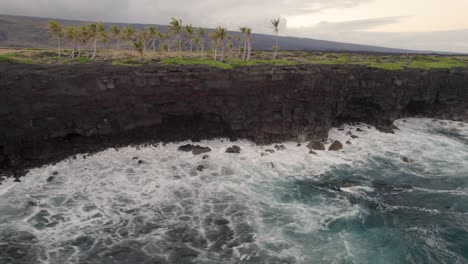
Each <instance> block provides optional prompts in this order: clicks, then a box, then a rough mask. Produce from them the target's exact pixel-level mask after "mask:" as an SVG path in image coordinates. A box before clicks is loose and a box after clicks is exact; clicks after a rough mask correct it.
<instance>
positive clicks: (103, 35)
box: [99, 28, 109, 59]
mask: <svg viewBox="0 0 468 264" xmlns="http://www.w3.org/2000/svg"><path fill="white" fill-rule="evenodd" d="M99 39H100V40H101V42H102V43H103V44H104V52H105V59H107V57H108V56H109V52H108V50H107V44H108V43H109V34H108V33H107V32H106V31H105V30H104V28H102V29H101V28H100V30H99Z"/></svg>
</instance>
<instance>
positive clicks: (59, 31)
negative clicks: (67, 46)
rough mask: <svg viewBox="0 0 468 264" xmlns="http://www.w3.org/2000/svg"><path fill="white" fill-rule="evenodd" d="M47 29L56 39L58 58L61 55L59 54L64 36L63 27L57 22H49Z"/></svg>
mask: <svg viewBox="0 0 468 264" xmlns="http://www.w3.org/2000/svg"><path fill="white" fill-rule="evenodd" d="M48 27H49V30H50V32H51V33H52V34H53V35H54V36H55V37H56V38H57V41H58V48H57V49H58V56H59V58H60V56H61V55H62V53H61V41H62V38H63V36H64V32H63V26H62V25H61V24H60V23H59V22H57V21H49V23H48Z"/></svg>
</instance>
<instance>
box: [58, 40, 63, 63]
mask: <svg viewBox="0 0 468 264" xmlns="http://www.w3.org/2000/svg"><path fill="white" fill-rule="evenodd" d="M61 49H62V48H61V47H60V37H59V38H58V57H59V58H60V57H61V56H62V53H61Z"/></svg>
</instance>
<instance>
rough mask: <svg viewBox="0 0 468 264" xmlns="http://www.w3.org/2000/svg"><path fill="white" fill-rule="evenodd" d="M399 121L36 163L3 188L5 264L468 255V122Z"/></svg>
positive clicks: (0, 239)
mask: <svg viewBox="0 0 468 264" xmlns="http://www.w3.org/2000/svg"><path fill="white" fill-rule="evenodd" d="M395 125H396V126H397V127H399V130H397V131H395V134H385V133H381V132H379V131H377V130H376V129H375V128H373V127H370V126H367V125H365V124H361V125H352V126H351V125H345V126H342V127H340V128H334V129H332V130H331V131H330V133H329V141H328V142H327V146H329V145H330V144H331V143H332V142H333V141H334V140H339V141H340V142H342V143H343V145H344V148H343V150H341V151H336V152H335V151H316V154H313V153H312V154H310V153H309V149H308V148H307V147H306V145H307V143H303V144H301V145H298V144H297V142H285V143H283V144H282V145H283V146H284V147H285V149H282V147H281V146H277V149H278V150H277V149H275V148H274V145H269V146H259V145H256V144H255V143H253V142H250V141H247V140H240V141H237V142H230V141H229V140H228V139H215V140H209V141H202V142H199V143H192V142H189V141H188V142H179V143H168V144H158V145H157V146H156V145H153V146H140V147H125V148H120V149H108V150H105V151H102V152H100V153H96V154H93V155H87V154H86V153H83V154H80V155H77V156H76V157H75V158H70V159H68V160H64V161H62V162H59V163H57V164H54V165H47V166H43V167H40V168H35V169H32V170H31V171H30V172H29V173H28V174H27V175H26V176H25V177H23V178H21V182H20V183H19V182H14V179H12V178H9V179H6V180H5V181H3V182H2V184H1V185H0V263H2V264H3V263H5V264H7V263H32V264H37V263H51V264H64V263H79V264H98V263H99V264H108V263H109V264H110V263H122V264H124V263H125V264H133V263H135V264H141V263H144V264H156V263H209V264H211V263H213V264H214V263H278V264H279V263H334V264H335V263H381V264H384V263H392V264H394V263H418V264H419V263H450V264H452V263H468V124H467V123H460V122H453V121H447V120H433V119H426V118H407V119H400V120H397V121H396V122H395ZM351 135H353V136H354V138H352V137H351ZM347 141H349V142H348V143H350V144H346V143H345V142H347ZM184 144H195V145H197V144H199V145H201V146H206V147H209V148H211V149H212V151H211V152H209V153H205V154H202V155H197V156H195V155H193V154H192V153H189V152H188V153H187V152H181V151H178V150H177V148H178V147H179V146H181V145H184ZM233 145H236V146H239V147H240V148H241V152H240V154H228V153H225V150H226V148H228V147H231V146H233ZM272 150H274V153H272V152H273V151H272ZM204 155H208V157H203V156H204Z"/></svg>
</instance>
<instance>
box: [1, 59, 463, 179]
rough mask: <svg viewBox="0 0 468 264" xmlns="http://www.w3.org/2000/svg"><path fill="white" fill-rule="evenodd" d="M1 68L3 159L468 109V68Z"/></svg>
mask: <svg viewBox="0 0 468 264" xmlns="http://www.w3.org/2000/svg"><path fill="white" fill-rule="evenodd" d="M272 76H274V77H273V79H272ZM0 80H1V81H0V170H3V171H7V170H8V171H13V170H20V169H24V168H29V167H31V166H34V165H41V164H44V163H45V162H52V161H58V160H61V159H63V158H66V157H69V156H72V155H76V154H77V153H93V152H96V151H99V150H102V149H105V148H109V147H118V146H126V145H130V144H142V143H143V144H144V143H149V142H160V141H161V142H168V141H171V142H177V141H179V142H180V141H183V140H190V139H194V140H195V141H199V140H203V139H212V138H217V137H227V138H230V139H231V140H235V139H237V138H247V139H251V140H253V141H255V142H256V143H260V144H271V143H278V142H284V141H288V140H289V141H296V140H297V139H298V138H301V140H307V141H318V142H320V141H323V140H326V138H327V135H328V131H329V130H330V129H331V128H332V127H333V126H340V125H342V124H344V123H359V124H360V123H367V124H369V125H373V126H375V127H378V128H380V129H381V130H385V131H388V132H392V131H393V130H394V129H395V128H393V127H392V125H391V124H392V123H393V121H394V120H395V119H397V118H401V117H406V116H425V117H431V118H440V119H451V120H459V121H464V120H465V121H466V120H467V117H468V112H467V110H466V109H468V107H467V106H468V93H467V92H466V91H467V90H466V83H468V70H467V69H451V70H446V69H444V70H420V69H407V70H402V71H394V72H389V71H386V70H380V69H368V68H366V67H365V66H359V65H339V66H337V65H307V66H253V67H239V68H236V69H234V70H221V69H215V68H209V67H198V66H184V67H180V66H161V65H144V66H141V67H122V66H113V65H107V64H98V63H96V64H82V65H22V64H11V63H5V62H0ZM395 80H398V82H397V84H398V85H395ZM192 147H193V146H192ZM320 148H321V147H320ZM181 150H182V149H181ZM191 150H192V149H191V148H190V146H186V148H183V150H182V151H187V152H190V151H191ZM3 171H0V175H1V174H2V172H3ZM5 174H6V173H5Z"/></svg>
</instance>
